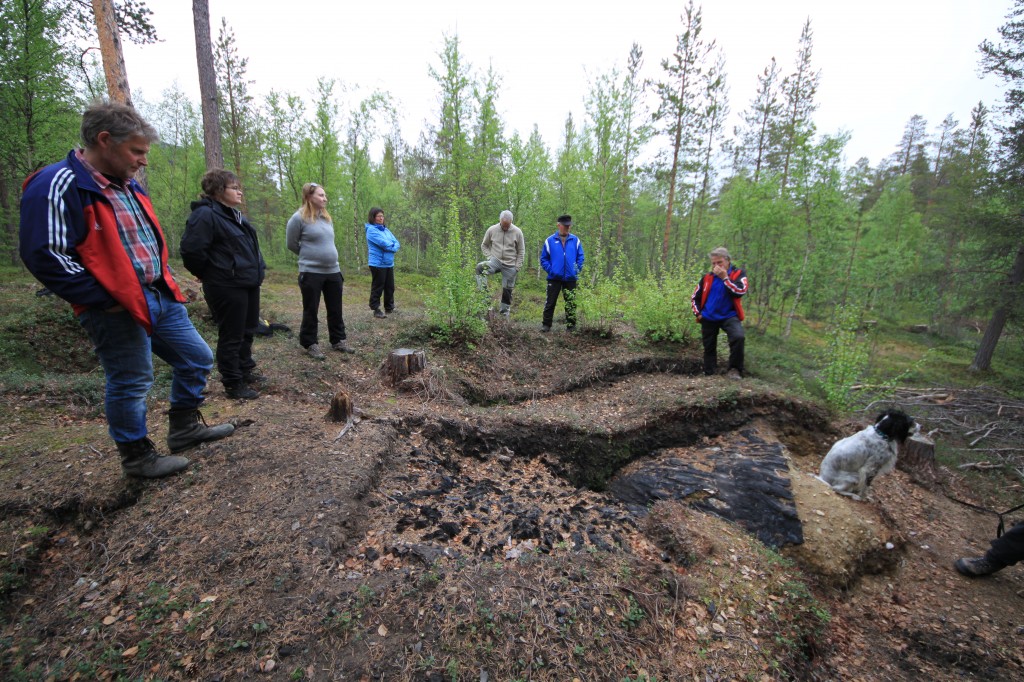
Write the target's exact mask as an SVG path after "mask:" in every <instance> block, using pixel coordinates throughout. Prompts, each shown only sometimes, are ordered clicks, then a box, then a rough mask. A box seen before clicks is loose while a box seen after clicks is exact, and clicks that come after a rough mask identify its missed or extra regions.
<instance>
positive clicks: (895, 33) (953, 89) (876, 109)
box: [124, 0, 1012, 166]
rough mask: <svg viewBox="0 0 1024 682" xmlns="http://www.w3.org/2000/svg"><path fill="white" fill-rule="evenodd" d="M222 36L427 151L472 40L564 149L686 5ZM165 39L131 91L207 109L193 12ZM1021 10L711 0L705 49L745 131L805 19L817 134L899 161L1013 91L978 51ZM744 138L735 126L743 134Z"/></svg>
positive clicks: (432, 17)
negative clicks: (335, 87)
mask: <svg viewBox="0 0 1024 682" xmlns="http://www.w3.org/2000/svg"><path fill="white" fill-rule="evenodd" d="M209 2H210V23H211V33H212V36H213V38H214V40H216V38H217V35H218V32H219V30H220V24H221V18H222V17H223V18H226V19H227V21H228V24H229V26H230V27H231V28H232V29H233V30H234V32H235V36H236V38H237V45H238V49H239V52H240V54H241V56H243V57H247V58H248V60H249V65H248V66H249V78H250V79H251V80H253V81H255V84H254V86H253V89H254V92H255V93H256V94H257V95H264V94H266V93H267V92H269V91H270V90H271V89H275V90H279V91H288V92H292V93H295V94H298V95H305V96H308V97H309V98H310V100H312V94H311V93H312V91H313V89H314V87H315V84H316V79H317V78H318V77H321V76H322V77H328V78H335V79H338V80H339V81H341V82H343V83H344V84H345V85H346V86H348V87H349V89H350V91H351V92H350V94H347V95H343V97H342V105H343V106H346V104H347V103H350V102H351V100H352V98H358V97H360V95H365V94H366V93H368V92H369V91H370V90H372V89H374V88H378V89H382V90H387V91H389V92H390V93H391V94H392V96H393V98H394V99H393V101H394V103H395V105H396V107H397V108H398V110H399V112H400V113H401V116H402V119H401V126H402V135H403V137H404V138H405V139H406V140H407V141H410V142H413V143H415V142H416V140H417V139H418V138H419V132H420V130H421V129H422V128H423V125H424V121H431V122H433V121H436V120H437V112H438V90H437V86H436V83H435V82H434V81H433V80H432V79H431V78H430V76H429V73H428V67H429V66H430V65H434V66H435V67H437V66H439V64H440V60H439V58H438V56H437V54H438V52H439V51H440V50H441V48H442V46H443V36H444V35H445V34H449V35H455V34H457V35H458V36H459V40H460V43H461V45H462V48H463V52H464V55H465V58H466V61H467V62H468V63H469V64H470V65H471V66H472V67H473V68H474V69H475V71H476V72H477V73H482V72H483V71H485V70H486V69H487V68H488V66H493V68H494V70H495V71H496V72H497V73H498V74H499V75H500V76H501V78H502V91H501V95H500V97H499V107H500V112H501V114H502V117H503V120H504V121H505V124H506V129H507V132H508V134H511V131H512V130H518V131H519V132H520V134H522V135H523V136H524V137H525V136H527V135H528V134H529V132H530V130H531V129H532V127H533V125H534V124H535V123H536V124H537V125H538V126H539V128H540V132H541V135H542V136H543V137H544V141H545V142H546V143H547V145H548V147H549V148H550V149H551V150H552V151H554V150H555V149H557V147H558V146H559V144H560V141H561V133H562V128H563V126H564V123H565V119H566V116H567V114H568V113H569V112H572V114H573V116H574V118H575V119H576V120H577V122H582V120H583V118H584V115H585V112H584V97H585V95H586V93H587V91H588V89H589V88H588V86H589V82H590V81H591V80H592V79H593V77H594V76H595V75H597V74H600V73H602V72H606V71H608V70H610V69H612V68H619V69H620V70H621V69H622V68H623V67H624V66H625V61H626V56H627V54H628V52H629V48H630V46H631V45H632V43H633V42H637V43H639V44H640V46H641V47H642V48H643V50H644V57H645V68H644V75H645V76H647V77H649V78H653V79H660V78H661V77H662V71H661V68H660V62H661V60H662V59H664V58H665V57H667V56H669V55H670V54H671V53H672V51H673V50H674V48H675V44H676V36H677V35H678V34H679V33H680V31H681V27H682V24H681V22H680V15H681V14H682V13H683V11H684V7H685V3H684V2H682V1H675V2H669V1H666V0H632V2H615V3H611V2H602V1H601V0H519V1H517V2H505V3H488V2H480V0H475V1H474V0H467V1H463V0H416V1H412V0H391V1H385V2H359V3H350V2H338V1H337V0H329V1H326V2H325V1H321V0H307V1H306V2H296V3H287V2H281V1H280V0H274V1H273V2H271V1H269V0H209ZM146 4H147V6H149V7H150V8H151V9H152V10H153V17H152V20H153V23H154V24H155V26H156V29H157V32H158V34H159V36H160V37H161V39H162V42H161V43H159V44H157V45H147V46H141V47H140V46H136V45H132V44H130V43H127V42H125V45H124V48H125V62H126V65H127V69H128V77H129V82H130V83H131V87H132V91H133V94H135V96H136V97H139V96H141V97H144V98H145V99H147V100H148V101H155V100H158V99H159V98H160V94H161V92H162V91H163V90H164V89H165V88H167V87H169V86H170V85H171V84H172V83H174V82H175V81H176V82H177V83H178V85H179V86H180V87H181V88H182V89H183V90H184V91H185V92H186V93H188V94H189V95H190V96H191V97H192V99H193V100H194V101H196V102H198V93H199V85H198V77H197V74H196V62H195V39H194V36H193V24H192V12H191V3H190V2H187V0H146ZM1011 5H1012V0H974V2H967V1H966V0H860V1H859V2H840V1H839V0H774V2H766V1H765V0H713V1H712V2H708V3H706V4H705V6H704V37H705V38H706V39H707V40H715V41H717V44H718V46H719V47H721V48H722V50H723V51H724V54H725V59H726V71H727V79H728V85H729V91H730V92H729V102H730V107H731V110H732V112H733V114H732V115H733V119H734V120H733V121H732V123H733V124H734V123H735V122H736V121H737V120H738V116H739V114H740V113H741V112H742V111H743V110H745V109H746V108H747V107H748V106H749V104H750V101H751V99H752V98H753V96H754V94H755V91H756V87H757V75H758V74H759V73H760V72H761V71H762V70H763V69H764V67H765V66H767V65H768V63H769V62H770V60H771V58H772V57H773V56H774V57H775V58H776V60H777V61H778V63H779V65H780V70H781V72H782V73H783V74H788V73H790V72H791V71H792V70H793V68H794V66H795V58H796V51H797V46H798V45H797V42H798V39H799V37H800V30H801V28H802V26H803V23H804V21H805V20H806V19H807V18H810V20H811V27H812V30H813V34H814V51H813V55H812V61H813V65H814V67H815V68H816V69H819V70H820V71H821V81H820V89H819V92H818V97H817V101H818V102H819V108H818V111H817V113H816V115H815V122H816V124H817V126H818V130H819V132H825V133H835V132H837V131H839V130H846V131H848V132H850V133H851V135H852V138H851V141H850V144H849V145H848V146H847V160H848V162H849V163H853V162H854V161H856V160H857V159H858V158H859V157H861V156H866V157H868V159H869V161H870V162H871V164H872V165H873V166H874V165H877V164H878V162H879V161H880V160H881V159H882V158H884V157H885V156H888V155H889V154H890V153H892V152H893V151H894V149H895V147H896V145H897V143H898V142H899V139H900V136H901V135H902V133H903V128H904V126H905V124H906V122H907V121H908V120H909V119H910V117H911V116H913V115H914V114H920V115H922V116H924V117H925V119H926V120H927V121H928V126H929V131H933V130H934V129H935V127H936V126H938V124H939V123H940V122H941V121H942V119H943V118H945V116H946V115H947V114H953V115H954V117H955V118H956V119H957V120H959V121H960V122H961V124H966V123H967V122H968V121H969V113H970V111H971V109H972V108H973V107H974V106H975V105H976V104H977V103H978V101H979V100H984V101H985V103H986V105H988V106H990V107H994V106H995V105H997V104H999V102H1000V99H1001V92H1002V88H1001V84H1000V83H999V82H998V81H997V80H994V79H991V78H989V79H986V80H982V79H980V78H979V76H978V51H977V46H978V43H980V42H981V41H982V40H984V39H986V38H988V39H993V40H996V39H998V34H997V28H998V27H999V26H1000V25H1001V24H1003V23H1004V20H1005V15H1006V14H1007V12H1008V11H1009V9H1010V7H1011ZM731 128H732V125H731V124H730V127H729V129H730V131H731Z"/></svg>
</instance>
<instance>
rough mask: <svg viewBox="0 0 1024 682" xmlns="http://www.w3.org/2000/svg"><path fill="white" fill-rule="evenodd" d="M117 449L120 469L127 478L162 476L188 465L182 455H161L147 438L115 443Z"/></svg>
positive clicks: (174, 472) (176, 471)
mask: <svg viewBox="0 0 1024 682" xmlns="http://www.w3.org/2000/svg"><path fill="white" fill-rule="evenodd" d="M117 451H118V452H119V453H121V471H122V472H123V473H124V475H125V476H127V477H129V478H163V477H164V476H170V475H171V474H176V473H178V472H179V471H181V470H182V469H184V468H185V467H187V466H188V460H187V459H186V458H184V457H178V456H176V455H169V456H164V455H161V454H160V453H159V452H157V449H156V446H155V445H153V441H151V440H150V439H148V438H141V439H139V440H133V441H131V442H129V443H117Z"/></svg>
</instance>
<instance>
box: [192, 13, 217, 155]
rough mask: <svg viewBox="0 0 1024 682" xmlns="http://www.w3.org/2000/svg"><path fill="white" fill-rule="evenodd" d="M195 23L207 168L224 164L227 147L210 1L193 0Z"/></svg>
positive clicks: (193, 19)
mask: <svg viewBox="0 0 1024 682" xmlns="http://www.w3.org/2000/svg"><path fill="white" fill-rule="evenodd" d="M192 25H193V30H194V31H195V34H196V64H197V66H198V68H199V100H200V104H201V107H202V110H203V147H204V149H205V152H206V170H213V169H214V168H223V167H224V148H223V147H222V146H221V140H220V103H219V101H218V100H217V72H216V70H215V69H214V65H213V42H212V41H211V39H210V3H209V0H192Z"/></svg>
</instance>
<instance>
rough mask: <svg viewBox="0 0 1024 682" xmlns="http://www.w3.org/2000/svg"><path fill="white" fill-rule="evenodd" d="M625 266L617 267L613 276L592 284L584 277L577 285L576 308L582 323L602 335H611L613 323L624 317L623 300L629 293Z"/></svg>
mask: <svg viewBox="0 0 1024 682" xmlns="http://www.w3.org/2000/svg"><path fill="white" fill-rule="evenodd" d="M628 293H629V292H628V285H627V282H626V277H625V271H624V268H621V267H619V268H616V269H615V270H614V271H613V273H612V276H611V277H606V278H603V279H599V280H598V281H597V283H596V284H591V283H590V280H589V278H586V277H584V278H582V279H580V280H579V283H578V284H577V286H576V310H577V314H578V316H579V319H580V324H581V325H582V326H583V327H585V328H587V329H592V330H594V331H595V332H597V333H598V334H599V335H601V336H610V335H611V333H612V324H613V323H614V322H615V321H616V320H619V319H621V318H622V317H623V301H624V300H625V299H626V297H627V294H628Z"/></svg>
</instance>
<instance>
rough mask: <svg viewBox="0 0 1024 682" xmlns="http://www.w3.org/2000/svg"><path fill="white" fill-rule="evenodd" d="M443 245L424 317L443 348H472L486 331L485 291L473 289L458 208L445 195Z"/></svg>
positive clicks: (451, 196) (471, 272)
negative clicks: (449, 346)
mask: <svg viewBox="0 0 1024 682" xmlns="http://www.w3.org/2000/svg"><path fill="white" fill-rule="evenodd" d="M445 227H446V229H445V232H446V236H447V240H448V241H447V243H446V244H445V246H444V250H443V255H442V257H441V267H440V271H439V272H438V275H437V279H436V280H435V282H434V289H433V291H432V292H431V293H430V294H429V295H428V296H427V299H426V308H427V317H428V318H429V319H430V322H431V324H432V325H433V326H434V338H436V339H437V340H438V341H440V342H441V343H443V344H446V345H458V344H466V345H473V344H475V343H476V342H478V341H479V340H480V339H481V338H483V335H484V333H486V331H487V322H486V321H485V319H484V314H485V313H486V311H487V308H488V300H487V294H486V292H482V291H480V290H479V289H478V288H477V285H476V277H475V276H474V271H473V269H472V266H471V263H470V261H469V258H468V257H467V249H466V248H465V247H464V244H463V241H464V239H463V235H462V230H461V228H460V227H459V207H458V202H457V201H456V198H455V196H454V194H451V195H450V196H449V211H448V222H447V225H446V226H445Z"/></svg>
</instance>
